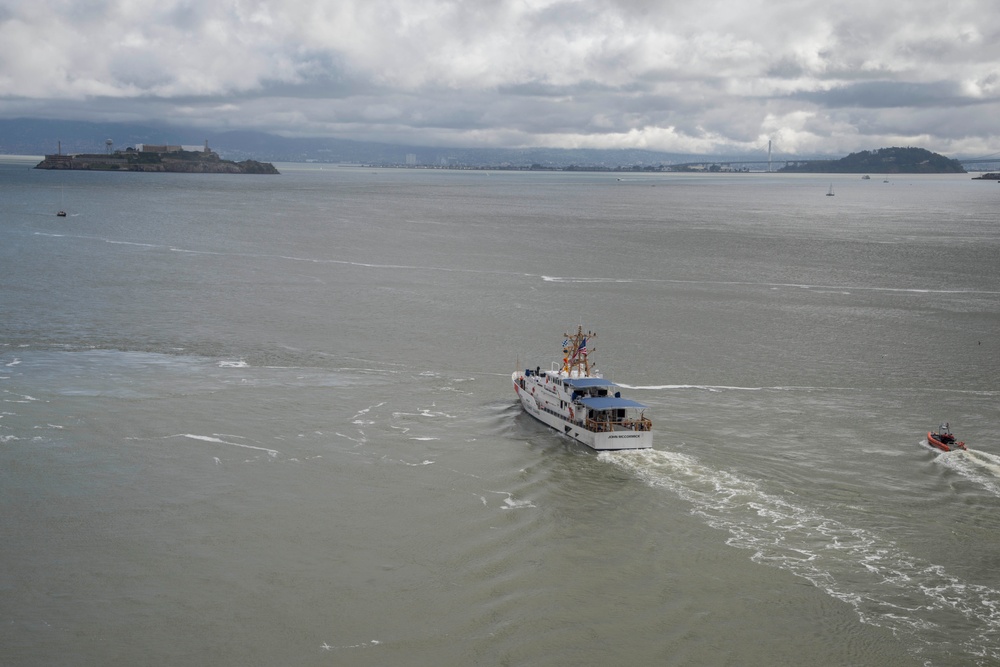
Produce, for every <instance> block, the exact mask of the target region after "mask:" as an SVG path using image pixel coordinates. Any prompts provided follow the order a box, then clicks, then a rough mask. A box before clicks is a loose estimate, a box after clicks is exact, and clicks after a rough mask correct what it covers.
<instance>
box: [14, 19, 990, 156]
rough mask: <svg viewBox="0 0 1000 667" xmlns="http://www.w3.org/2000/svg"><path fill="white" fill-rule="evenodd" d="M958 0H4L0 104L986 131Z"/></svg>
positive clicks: (534, 130)
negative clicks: (837, 0)
mask: <svg viewBox="0 0 1000 667" xmlns="http://www.w3.org/2000/svg"><path fill="white" fill-rule="evenodd" d="M998 63H1000V12H991V11H988V9H987V8H986V7H985V6H984V4H983V3H981V2H973V1H969V0H964V1H963V0H953V1H944V0H910V1H909V2H906V3H897V2H890V3H877V2H870V1H869V0H866V1H864V2H861V1H859V0H844V1H842V2H840V3H828V2H819V1H818V0H797V1H794V2H782V3H775V2H767V1H765V0H751V1H744V2H736V1H724V0H702V2H699V3H689V2H679V1H673V2H664V1H662V0H659V1H653V0H496V1H495V2H490V3H478V2H463V1H462V0H341V1H340V2H336V3H332V2H328V1H327V0H282V1H281V2H279V1H277V0H232V1H231V2H226V3H217V2H192V1H191V0H90V1H86V0H52V1H50V2H44V3H38V2H28V1H21V0H8V2H7V3H6V5H3V6H0V116H3V117H15V116H18V115H25V114H29V115H35V116H41V115H44V114H46V113H53V112H54V111H53V110H59V111H58V113H65V112H66V111H65V110H66V109H67V108H68V107H67V104H68V103H72V109H73V110H74V111H73V113H75V114H76V117H78V118H84V119H105V118H106V114H107V113H108V112H107V110H108V109H113V110H114V113H115V114H116V115H118V116H132V117H135V118H136V119H145V120H177V119H179V118H182V119H184V120H185V122H191V123H196V124H198V125H199V126H203V127H212V126H217V127H241V128H247V129H250V128H253V129H260V130H264V131H272V132H281V133H287V134H296V135H300V136H301V135H308V134H310V133H322V134H331V133H333V134H336V133H346V132H350V136H354V137H359V138H361V137H363V138H366V139H376V140H377V139H378V138H379V137H383V136H384V137H385V138H387V139H391V140H394V141H404V140H405V141H410V142H414V143H426V142H437V143H444V144H455V145H471V144H487V145H502V144H506V143H516V144H519V145H550V146H566V147H570V146H595V147H604V146H641V147H645V148H650V149H658V150H676V151H713V150H728V149H730V148H733V147H753V146H759V145H760V143H761V138H762V137H765V136H766V137H774V138H777V139H780V141H779V143H780V144H781V145H782V146H783V147H784V148H785V150H788V151H789V152H791V151H795V150H801V151H825V152H842V151H845V150H857V149H861V148H875V147H879V146H882V145H888V143H890V142H897V143H911V144H915V143H916V142H917V141H918V140H919V141H920V142H922V143H923V144H926V147H928V148H931V149H932V150H938V151H940V152H949V151H959V150H961V151H966V152H969V151H971V152H977V150H981V151H983V152H995V151H996V150H997V144H1000V135H998V131H997V130H996V128H995V123H991V122H987V120H986V119H988V118H993V119H995V118H996V116H997V111H998V110H1000V64H998Z"/></svg>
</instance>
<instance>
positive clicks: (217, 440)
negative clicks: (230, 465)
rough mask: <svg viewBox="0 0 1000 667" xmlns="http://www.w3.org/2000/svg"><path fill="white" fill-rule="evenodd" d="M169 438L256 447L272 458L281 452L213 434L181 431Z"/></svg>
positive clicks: (248, 447) (247, 447) (249, 447)
mask: <svg viewBox="0 0 1000 667" xmlns="http://www.w3.org/2000/svg"><path fill="white" fill-rule="evenodd" d="M167 437H168V438H191V439H192V440H202V441H204V442H213V443H216V444H220V445H232V446H233V447H242V448H244V449H256V450H258V451H261V452H267V454H268V456H271V457H272V458H273V457H275V456H277V455H278V454H280V452H279V451H278V450H277V449H268V448H267V447H257V446H256V445H246V444H243V443H242V442H229V441H228V440H223V439H222V438H219V437H216V436H211V435H195V434H193V433H181V434H179V435H170V436H167Z"/></svg>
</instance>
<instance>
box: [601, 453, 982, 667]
mask: <svg viewBox="0 0 1000 667" xmlns="http://www.w3.org/2000/svg"><path fill="white" fill-rule="evenodd" d="M599 456H600V458H601V460H604V461H607V462H609V463H612V464H614V465H616V466H618V467H620V468H622V469H624V470H627V471H629V472H630V473H633V474H635V475H636V476H637V477H639V478H640V479H642V480H643V481H645V482H646V483H647V484H649V485H651V486H653V487H658V488H665V489H668V490H670V491H671V492H673V493H675V494H677V495H678V496H679V497H680V498H682V499H683V500H685V501H687V502H689V503H691V505H692V507H693V510H692V511H693V512H694V514H696V515H698V516H701V517H703V518H704V519H705V520H706V522H707V523H708V524H709V525H710V526H712V527H713V528H718V529H720V530H724V531H726V532H728V533H729V538H728V539H727V540H726V542H727V544H729V545H731V546H734V547H738V548H741V549H747V550H749V551H751V552H752V554H753V555H752V556H751V559H752V560H753V561H754V562H757V563H763V564H767V565H772V566H774V567H778V568H781V569H784V570H787V571H789V572H791V573H793V574H795V575H796V576H799V577H802V578H804V579H807V580H808V581H810V582H812V583H813V584H814V585H815V586H816V587H817V588H819V589H821V590H823V591H826V593H827V594H829V595H830V596H832V597H834V598H837V599H838V600H841V601H843V602H845V603H846V604H849V605H851V606H852V607H853V608H854V609H855V611H856V612H857V614H858V617H859V618H860V620H861V621H862V622H864V623H868V624H871V625H875V626H879V627H885V628H889V629H891V630H892V631H893V632H894V633H896V634H905V635H907V638H908V641H909V642H912V643H913V644H915V645H917V648H918V650H919V646H923V647H930V646H934V647H937V648H941V649H944V648H947V647H949V646H951V647H955V646H959V645H960V646H961V647H962V648H963V650H965V651H967V652H968V653H970V654H972V655H974V656H978V657H982V658H987V659H990V660H1000V591H998V590H996V589H993V588H990V587H988V586H981V585H977V584H973V583H970V582H966V581H963V580H962V579H960V578H959V577H957V576H955V575H953V574H950V573H949V572H948V571H947V570H946V569H945V567H944V566H942V565H937V564H934V563H929V562H921V561H920V559H918V558H916V557H914V556H912V555H910V554H908V553H906V552H905V551H903V550H902V549H900V548H899V547H897V546H896V545H895V544H894V543H893V542H892V541H891V540H888V539H886V538H884V537H883V536H881V535H878V534H876V533H874V532H872V531H869V530H866V529H863V528H855V527H852V526H849V525H846V524H844V523H843V522H841V521H838V520H836V519H833V518H830V517H827V516H824V515H823V514H822V513H820V512H818V511H816V510H813V509H811V508H809V507H806V506H804V505H802V504H798V501H797V499H795V498H792V499H789V498H786V497H783V496H777V495H774V494H771V493H768V492H766V491H764V490H762V489H761V487H760V485H759V484H758V483H756V482H754V481H752V480H747V479H743V478H741V477H739V476H737V475H734V474H732V473H729V472H725V471H720V470H714V469H712V468H710V467H708V466H705V465H703V464H701V463H700V462H699V461H698V460H697V459H695V458H694V457H691V456H688V455H686V454H681V453H676V452H664V451H658V450H642V451H634V452H604V453H601V454H600V455H599ZM992 463H994V464H995V463H1000V460H998V461H993V462H992Z"/></svg>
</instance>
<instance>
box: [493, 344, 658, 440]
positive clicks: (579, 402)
mask: <svg viewBox="0 0 1000 667" xmlns="http://www.w3.org/2000/svg"><path fill="white" fill-rule="evenodd" d="M594 338H597V334H595V333H593V332H590V331H588V332H587V333H584V332H583V327H579V328H578V329H577V332H576V333H575V334H572V335H570V334H565V340H563V358H562V363H561V364H560V363H559V362H555V361H554V362H552V365H551V367H550V368H549V369H548V370H542V368H541V367H540V366H538V367H535V368H534V369H531V368H526V369H525V370H523V371H520V370H519V371H515V372H514V373H513V374H512V376H511V379H512V380H513V382H514V392H515V393H516V394H517V397H518V400H520V401H521V407H523V408H524V411H525V412H527V413H528V414H529V415H531V416H532V417H534V418H535V419H537V420H538V421H540V422H542V423H543V424H546V425H547V426H551V427H552V428H554V429H555V430H557V431H559V432H560V433H564V434H566V435H568V436H570V437H571V438H573V439H575V440H578V441H580V442H582V443H583V444H585V445H587V446H588V447H590V448H592V449H596V450H608V449H649V448H650V447H652V446H653V433H652V429H653V423H652V422H651V421H650V420H649V419H648V418H647V417H646V415H645V410H646V407H647V406H645V405H643V404H642V403H637V402H635V401H633V400H630V399H627V398H622V396H621V392H619V391H618V385H616V384H615V383H614V382H611V381H610V380H606V379H604V377H603V376H602V375H601V374H600V372H598V371H597V369H596V368H593V367H592V366H591V364H590V358H591V355H592V354H593V353H594V352H595V350H594V349H593V348H592V347H591V343H592V341H593V339H594Z"/></svg>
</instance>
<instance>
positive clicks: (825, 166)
mask: <svg viewBox="0 0 1000 667" xmlns="http://www.w3.org/2000/svg"><path fill="white" fill-rule="evenodd" d="M778 171H779V172H785V173H788V172H792V173H799V174H867V173H873V174H964V173H966V171H965V167H963V166H962V163H961V162H959V161H958V160H952V159H950V158H946V157H945V156H943V155H939V154H938V153H932V152H931V151H929V150H926V149H924V148H896V147H893V148H879V149H878V150H874V151H861V152H860V153H851V154H850V155H848V156H847V157H843V158H840V159H839V160H806V161H801V162H790V163H789V164H787V165H786V166H784V167H782V168H781V169H779V170H778Z"/></svg>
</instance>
